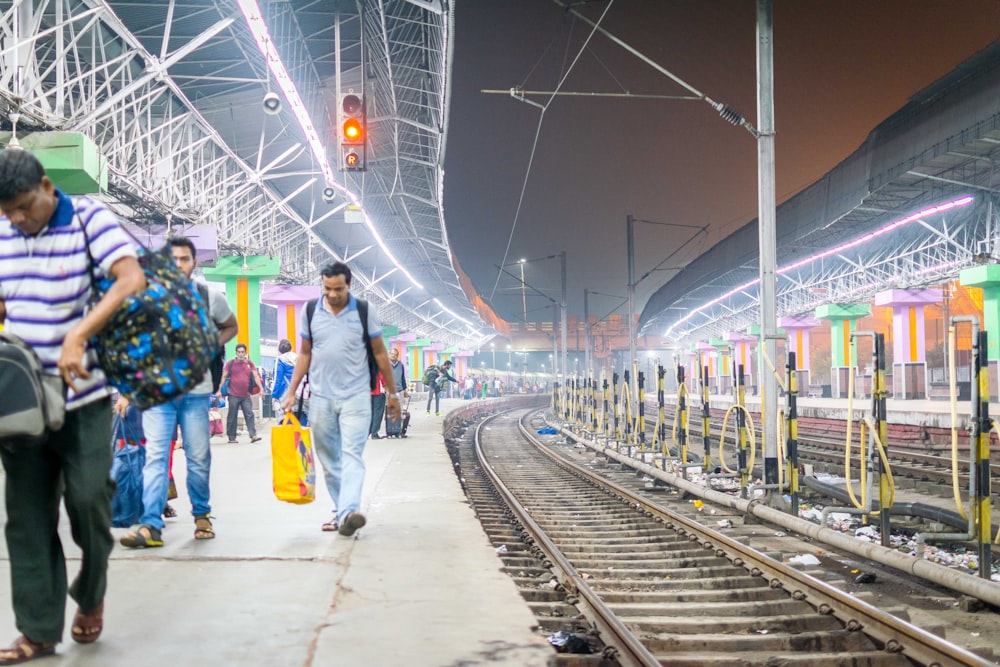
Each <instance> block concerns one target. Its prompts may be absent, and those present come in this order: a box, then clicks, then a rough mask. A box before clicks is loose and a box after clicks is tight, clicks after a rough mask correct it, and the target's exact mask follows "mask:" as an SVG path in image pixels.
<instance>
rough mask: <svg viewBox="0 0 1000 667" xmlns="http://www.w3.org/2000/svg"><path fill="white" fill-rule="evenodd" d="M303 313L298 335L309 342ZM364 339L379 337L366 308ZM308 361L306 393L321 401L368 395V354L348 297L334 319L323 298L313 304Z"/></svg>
mask: <svg viewBox="0 0 1000 667" xmlns="http://www.w3.org/2000/svg"><path fill="white" fill-rule="evenodd" d="M307 319H308V314H307V309H306V308H303V309H302V313H301V315H300V316H299V331H301V332H302V337H303V338H305V339H309V328H310V327H309V323H308V322H307ZM368 336H369V337H370V338H371V339H372V340H374V339H376V338H380V337H381V336H382V324H381V323H380V322H379V320H378V316H377V315H376V314H375V309H374V308H372V306H371V304H370V303H369V304H368ZM311 342H312V360H311V362H310V364H309V390H310V391H311V392H312V395H314V396H319V397H322V398H333V399H337V400H343V399H346V398H350V397H351V396H356V395H357V394H368V393H370V392H371V384H370V379H369V377H368V352H367V350H366V349H365V341H364V329H363V328H362V326H361V317H360V315H359V314H358V300H357V299H356V298H354V295H353V294H352V295H350V300H349V301H348V303H347V307H346V308H344V309H343V310H341V311H340V313H339V314H338V315H334V314H333V313H332V312H330V309H329V306H328V305H327V303H326V299H325V298H324V297H322V296H321V297H320V299H319V302H318V303H317V304H316V311H315V312H314V313H313V320H312V340H311Z"/></svg>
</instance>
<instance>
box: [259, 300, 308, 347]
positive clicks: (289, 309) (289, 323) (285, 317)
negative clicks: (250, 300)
mask: <svg viewBox="0 0 1000 667" xmlns="http://www.w3.org/2000/svg"><path fill="white" fill-rule="evenodd" d="M322 297H323V292H322V290H321V289H320V288H319V286H318V285H265V286H264V287H263V288H262V289H261V292H260V302H261V303H266V304H268V305H272V306H277V307H278V340H281V339H282V338H287V339H288V342H290V343H291V344H292V350H294V351H295V352H298V351H299V347H300V343H299V339H300V338H301V336H302V333H303V332H301V331H299V330H298V328H299V313H301V312H302V307H303V306H304V305H305V304H306V302H307V301H309V300H310V299H320V298H322Z"/></svg>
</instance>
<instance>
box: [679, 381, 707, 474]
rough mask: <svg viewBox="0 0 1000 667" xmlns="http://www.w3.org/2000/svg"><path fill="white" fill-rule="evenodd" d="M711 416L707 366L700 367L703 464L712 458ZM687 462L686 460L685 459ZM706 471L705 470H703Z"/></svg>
mask: <svg viewBox="0 0 1000 667" xmlns="http://www.w3.org/2000/svg"><path fill="white" fill-rule="evenodd" d="M711 418H712V413H711V406H710V405H709V396H708V366H707V365H705V366H702V367H701V434H702V436H701V439H702V444H703V445H704V447H705V453H704V456H705V464H706V465H707V464H708V461H711V460H712V434H711V433H710V432H709V431H710V428H711V425H710V420H711ZM685 463H687V461H685ZM705 472H706V473H707V472H708V471H707V470H706V471H705Z"/></svg>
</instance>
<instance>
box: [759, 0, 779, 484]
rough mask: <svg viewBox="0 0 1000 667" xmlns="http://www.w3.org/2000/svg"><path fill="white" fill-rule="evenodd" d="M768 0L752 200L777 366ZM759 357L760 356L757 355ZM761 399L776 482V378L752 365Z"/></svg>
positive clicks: (765, 1) (767, 336) (766, 321)
mask: <svg viewBox="0 0 1000 667" xmlns="http://www.w3.org/2000/svg"><path fill="white" fill-rule="evenodd" d="M771 1H772V0H757V127H758V131H759V136H758V139H757V197H758V205H759V212H758V220H759V225H758V230H759V243H760V323H761V331H762V333H763V336H762V338H761V345H762V346H763V348H764V352H765V354H766V355H767V358H768V359H770V362H771V364H776V363H777V357H778V343H777V340H775V336H776V335H777V298H776V287H775V263H776V256H777V250H776V243H775V217H776V216H775V198H774V49H773V46H774V45H773V40H772V37H773V12H772V7H771ZM761 356H762V357H763V355H761ZM758 367H759V368H760V373H761V374H762V375H761V378H762V380H763V381H762V383H761V385H762V387H763V391H764V394H763V397H762V399H761V410H762V411H763V413H764V414H763V422H764V483H765V484H777V483H778V413H777V406H778V378H777V377H776V376H775V373H774V371H773V370H772V368H771V367H770V365H768V364H767V362H766V361H762V360H758Z"/></svg>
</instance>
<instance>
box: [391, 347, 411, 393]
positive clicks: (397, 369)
mask: <svg viewBox="0 0 1000 667" xmlns="http://www.w3.org/2000/svg"><path fill="white" fill-rule="evenodd" d="M389 365H390V366H392V379H393V380H394V381H395V382H396V391H397V392H399V393H400V394H402V395H403V398H407V397H408V396H409V395H410V392H409V391H407V390H406V388H407V384H406V366H405V365H403V362H402V361H400V359H399V350H397V349H396V348H392V349H391V350H389Z"/></svg>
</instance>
